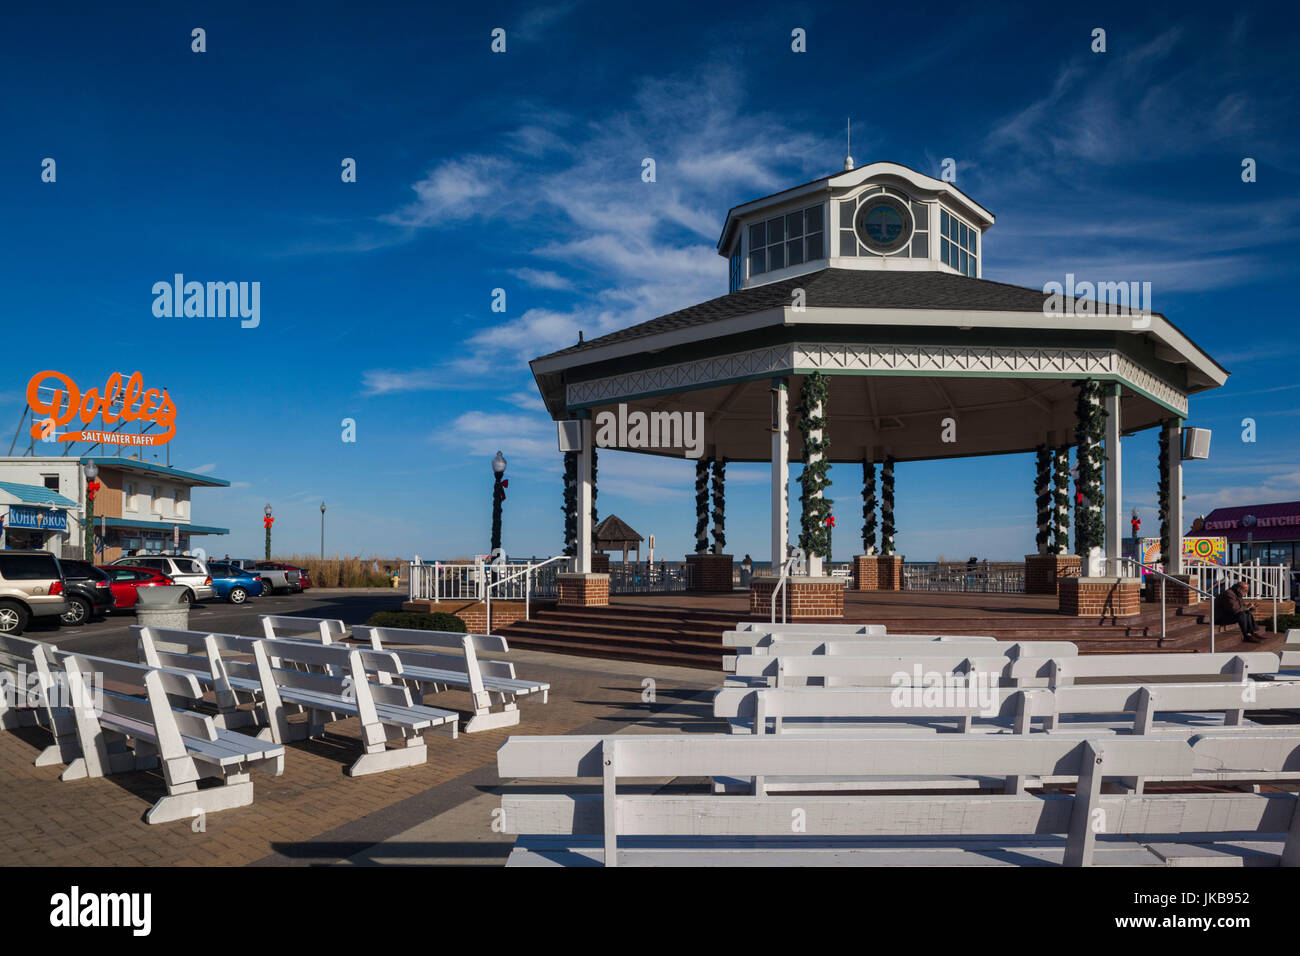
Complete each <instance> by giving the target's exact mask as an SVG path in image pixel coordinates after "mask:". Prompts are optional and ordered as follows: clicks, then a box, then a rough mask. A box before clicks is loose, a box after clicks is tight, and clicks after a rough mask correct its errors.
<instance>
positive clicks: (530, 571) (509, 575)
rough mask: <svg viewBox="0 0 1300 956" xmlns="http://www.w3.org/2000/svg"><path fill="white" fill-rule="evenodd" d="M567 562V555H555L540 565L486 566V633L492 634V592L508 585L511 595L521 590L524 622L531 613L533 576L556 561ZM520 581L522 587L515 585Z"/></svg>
mask: <svg viewBox="0 0 1300 956" xmlns="http://www.w3.org/2000/svg"><path fill="white" fill-rule="evenodd" d="M568 560H569V557H568V555H564V554H557V555H556V556H555V557H553V558H547V559H546V560H545V561H542V562H541V563H540V564H534V563H533V562H532V561H529V562H527V563H526V564H524V565H523V567H519V566H518V565H510V564H506V563H505V562H502V563H501V564H489V565H487V575H488V577H489V578H490V580H488V581H487V583H486V584H485V585H484V587H483V602H484V604H486V605H487V621H486V623H487V628H486V629H487V632H488V633H489V634H491V633H492V592H493V590H507V589H506V585H508V584H509V585H513V587H511V588H509V589H508V590H509V591H510V592H512V594H513V592H517V591H519V590H521V588H522V591H523V598H524V620H525V621H527V620H530V614H531V613H532V596H533V588H532V584H533V575H534V574H535V573H537V572H538V571H540V570H541V569H543V568H546V567H548V566H550V565H552V564H554V562H556V561H565V562H567V561H568ZM515 568H517V570H512V569H515ZM520 580H522V581H523V584H522V586H520V585H518V584H515V582H518V581H520ZM509 597H510V595H507V596H506V599H507V600H508V599H509ZM501 599H502V598H501V597H498V600H501ZM515 600H518V597H515Z"/></svg>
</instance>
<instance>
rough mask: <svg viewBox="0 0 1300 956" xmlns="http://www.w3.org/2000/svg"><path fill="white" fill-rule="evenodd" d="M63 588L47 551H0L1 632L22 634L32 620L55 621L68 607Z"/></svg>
mask: <svg viewBox="0 0 1300 956" xmlns="http://www.w3.org/2000/svg"><path fill="white" fill-rule="evenodd" d="M63 587H64V585H63V569H62V568H60V567H59V559H58V558H56V557H55V556H54V555H53V554H51V553H50V552H48V551H19V550H13V551H0V634H10V635H17V634H21V633H22V632H23V631H25V630H26V629H27V625H28V623H29V622H30V621H31V620H33V619H36V620H39V621H43V622H46V623H50V624H58V621H59V618H60V617H61V616H62V615H63V614H64V613H65V612H66V611H67V610H68V602H67V600H66V599H65V598H64V596H63Z"/></svg>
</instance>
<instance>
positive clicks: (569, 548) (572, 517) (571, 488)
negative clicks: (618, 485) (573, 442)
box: [561, 451, 578, 557]
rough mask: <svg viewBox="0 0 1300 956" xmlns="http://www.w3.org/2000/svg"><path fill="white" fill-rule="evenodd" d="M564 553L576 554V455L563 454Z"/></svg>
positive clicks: (571, 452)
mask: <svg viewBox="0 0 1300 956" xmlns="http://www.w3.org/2000/svg"><path fill="white" fill-rule="evenodd" d="M561 510H563V511H564V553H565V554H567V555H568V556H569V557H573V556H574V555H575V554H577V553H578V453H577V452H576V451H566V452H565V453H564V504H563V505H562V506H561Z"/></svg>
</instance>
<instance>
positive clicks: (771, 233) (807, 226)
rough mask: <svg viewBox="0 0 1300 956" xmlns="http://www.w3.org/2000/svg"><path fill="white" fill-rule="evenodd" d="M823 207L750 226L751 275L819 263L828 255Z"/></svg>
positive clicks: (804, 210) (800, 211)
mask: <svg viewBox="0 0 1300 956" xmlns="http://www.w3.org/2000/svg"><path fill="white" fill-rule="evenodd" d="M822 219H823V216H822V207H821V206H809V207H808V208H807V209H801V210H799V211H798V212H792V213H790V214H788V215H785V216H776V217H774V218H772V219H765V220H763V221H762V222H756V223H752V224H751V225H750V227H749V274H750V275H751V276H756V275H759V274H761V273H764V272H773V271H775V270H777V269H784V268H785V267H786V266H798V265H802V264H803V263H805V262H815V261H816V260H818V259H821V258H824V257H825V254H826V253H825V245H824V243H823V240H822V236H823V234H824V228H823V222H822Z"/></svg>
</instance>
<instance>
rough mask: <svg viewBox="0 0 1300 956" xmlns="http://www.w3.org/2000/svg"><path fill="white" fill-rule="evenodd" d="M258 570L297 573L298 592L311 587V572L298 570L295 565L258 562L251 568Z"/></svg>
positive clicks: (277, 562)
mask: <svg viewBox="0 0 1300 956" xmlns="http://www.w3.org/2000/svg"><path fill="white" fill-rule="evenodd" d="M258 568H274V569H275V570H277V571H297V572H298V590H300V591H306V590H307V589H308V588H309V587H311V572H310V571H308V570H307V569H306V568H300V567H298V565H296V564H284V563H283V562H281V561H259V562H257V564H255V565H254V566H253V570H257V569H258Z"/></svg>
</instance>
